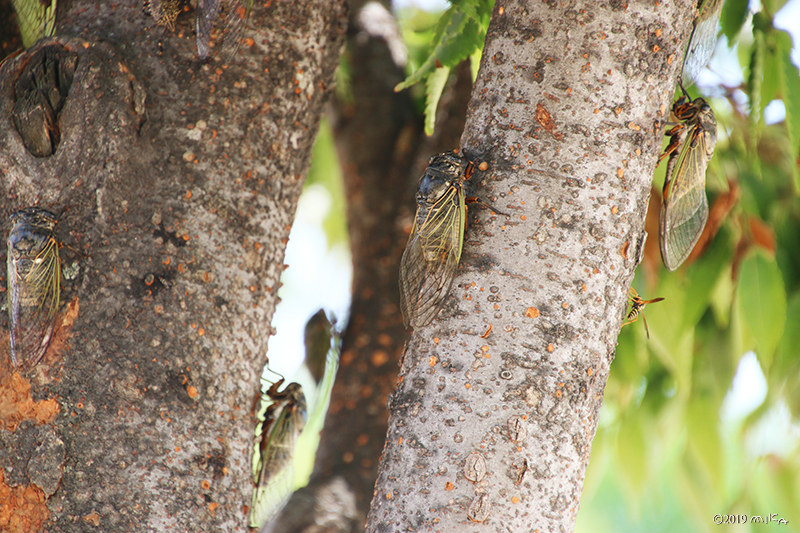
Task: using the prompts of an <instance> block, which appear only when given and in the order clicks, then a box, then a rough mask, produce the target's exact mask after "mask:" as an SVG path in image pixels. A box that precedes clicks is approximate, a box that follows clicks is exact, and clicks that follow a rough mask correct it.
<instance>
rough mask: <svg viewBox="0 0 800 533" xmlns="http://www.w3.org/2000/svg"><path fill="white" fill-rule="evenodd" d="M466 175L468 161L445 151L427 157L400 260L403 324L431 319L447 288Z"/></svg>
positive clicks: (460, 242)
mask: <svg viewBox="0 0 800 533" xmlns="http://www.w3.org/2000/svg"><path fill="white" fill-rule="evenodd" d="M471 174H472V163H471V162H466V163H465V162H464V160H463V159H462V158H460V157H459V156H458V155H456V154H455V153H454V152H445V153H443V154H437V155H435V156H433V157H431V159H430V162H429V163H428V168H427V169H426V170H425V174H423V175H422V178H420V182H419V188H418V190H417V212H416V215H415V217H414V226H413V228H412V230H411V235H410V236H409V238H408V243H407V244H406V249H405V251H404V252H403V258H402V259H401V261H400V308H401V310H402V313H403V323H404V324H405V325H406V327H408V326H409V325H410V326H411V327H412V328H417V327H421V326H425V325H427V324H429V323H430V322H431V321H433V319H434V318H436V315H438V314H439V310H440V309H441V307H442V305H443V304H444V302H445V300H446V299H447V296H448V294H449V293H450V287H451V286H452V285H453V280H454V279H455V274H456V269H457V268H458V262H459V260H460V259H461V251H462V249H463V247H464V228H465V223H466V196H465V193H464V182H465V181H466V180H467V179H469V177H470V175H471Z"/></svg>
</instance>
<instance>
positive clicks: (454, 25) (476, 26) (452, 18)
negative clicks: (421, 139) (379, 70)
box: [394, 6, 486, 91]
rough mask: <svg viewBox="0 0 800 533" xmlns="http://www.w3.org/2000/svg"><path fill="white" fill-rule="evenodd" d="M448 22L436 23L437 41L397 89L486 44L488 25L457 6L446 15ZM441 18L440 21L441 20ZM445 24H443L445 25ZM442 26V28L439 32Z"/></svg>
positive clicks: (451, 63) (444, 15)
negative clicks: (484, 24) (484, 42)
mask: <svg viewBox="0 0 800 533" xmlns="http://www.w3.org/2000/svg"><path fill="white" fill-rule="evenodd" d="M442 17H443V18H442V20H443V21H446V22H447V24H440V25H439V26H437V32H436V34H437V39H436V40H435V42H436V43H437V44H436V46H435V47H434V49H433V51H432V52H431V54H430V56H428V59H426V60H425V62H424V63H423V64H422V65H421V66H420V67H419V68H418V69H417V70H416V72H414V73H413V74H411V75H410V76H409V77H408V78H406V79H405V81H403V82H401V83H399V84H398V85H397V86H396V87H395V88H394V90H395V91H402V90H403V89H406V88H408V87H410V86H412V85H414V84H415V83H417V82H419V81H420V80H422V79H424V78H425V77H427V76H428V75H430V74H431V73H433V72H434V71H435V70H436V69H437V68H441V67H454V66H456V65H457V64H458V63H460V62H461V61H462V60H464V59H466V58H467V57H469V55H470V54H472V53H473V52H474V51H475V50H476V49H477V48H479V47H480V46H482V45H483V40H484V38H485V36H486V30H485V27H484V26H483V25H482V24H481V22H480V21H478V20H476V19H475V18H472V17H470V16H469V15H468V14H467V13H465V12H464V11H462V10H461V9H460V8H459V7H458V6H452V7H451V8H450V9H448V10H447V11H446V12H445V13H444V14H443V15H442ZM440 22H441V21H440ZM442 27H443V28H442ZM440 28H442V30H441V33H440V31H439V30H440Z"/></svg>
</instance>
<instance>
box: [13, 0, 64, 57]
mask: <svg viewBox="0 0 800 533" xmlns="http://www.w3.org/2000/svg"><path fill="white" fill-rule="evenodd" d="M11 3H12V4H13V6H14V11H16V12H17V24H19V33H20V35H21V36H22V45H23V46H24V47H25V48H30V47H31V45H32V44H33V43H35V42H36V41H38V40H39V39H41V38H42V37H50V36H51V35H53V32H54V31H55V27H56V7H57V6H56V4H57V2H56V0H12V2H11Z"/></svg>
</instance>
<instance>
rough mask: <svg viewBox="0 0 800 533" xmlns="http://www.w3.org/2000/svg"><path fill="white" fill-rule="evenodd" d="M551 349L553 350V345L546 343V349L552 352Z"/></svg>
mask: <svg viewBox="0 0 800 533" xmlns="http://www.w3.org/2000/svg"><path fill="white" fill-rule="evenodd" d="M553 350H555V348H554V347H553V345H552V344H548V345H547V351H548V352H552V351H553Z"/></svg>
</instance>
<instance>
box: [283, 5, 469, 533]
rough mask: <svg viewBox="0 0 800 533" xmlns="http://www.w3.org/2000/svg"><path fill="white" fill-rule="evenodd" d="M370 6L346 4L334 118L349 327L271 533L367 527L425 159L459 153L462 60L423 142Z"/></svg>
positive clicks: (391, 45) (386, 37) (465, 88)
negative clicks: (308, 448)
mask: <svg viewBox="0 0 800 533" xmlns="http://www.w3.org/2000/svg"><path fill="white" fill-rule="evenodd" d="M366 3H367V2H364V1H351V2H350V30H349V31H348V45H347V49H346V52H345V64H346V65H347V72H348V74H349V89H350V91H351V93H352V94H351V95H350V96H351V97H352V99H347V98H341V97H340V98H336V99H335V100H334V101H333V102H332V105H331V113H330V116H331V122H332V125H333V128H334V139H335V142H336V149H337V154H338V156H339V160H340V164H341V167H342V170H343V177H344V185H345V189H346V193H347V194H346V196H347V198H348V229H349V235H350V245H351V246H350V247H351V253H352V257H353V300H352V305H351V319H350V322H349V324H348V327H347V330H346V331H345V333H344V336H343V346H342V356H341V366H340V368H339V372H338V374H337V377H336V383H335V385H334V390H333V393H332V397H331V408H330V410H329V412H328V416H327V418H326V421H325V427H324V429H323V431H322V435H321V439H320V449H319V450H318V452H317V458H316V463H315V466H314V473H313V474H312V477H311V480H310V481H309V484H308V486H307V487H304V488H303V489H300V490H299V491H297V492H296V493H295V494H294V495H293V496H292V499H291V500H290V501H289V503H288V504H287V506H286V509H285V511H284V513H283V514H282V516H281V517H280V518H279V519H278V520H276V521H275V523H274V525H273V526H272V528H271V529H270V532H271V533H284V532H301V531H320V530H324V531H362V530H363V525H364V519H365V517H366V515H367V512H368V511H369V503H370V500H371V497H372V492H373V489H374V485H375V477H376V475H377V469H378V461H379V459H380V454H381V451H382V449H383V442H384V438H385V436H386V429H387V422H388V412H387V410H386V399H387V397H388V396H389V395H390V394H391V392H392V391H393V390H394V387H395V382H396V380H397V372H398V363H399V360H400V356H401V354H402V352H403V345H404V343H405V342H406V341H407V340H408V337H409V332H408V331H407V330H405V329H404V328H403V321H402V317H401V316H400V309H399V306H398V303H399V300H400V295H399V290H398V284H397V280H398V275H399V270H398V269H399V264H400V256H401V255H402V253H403V248H404V247H405V243H406V240H407V239H408V232H409V230H410V225H411V216H412V215H413V198H414V191H415V190H416V186H417V184H418V182H419V176H420V175H421V173H422V172H423V170H424V168H425V165H426V164H427V161H428V159H429V158H430V156H431V155H432V154H434V153H437V152H440V151H444V150H452V149H453V148H455V147H457V145H458V138H459V136H460V134H461V132H462V131H463V128H464V120H465V119H466V109H467V102H468V100H469V94H470V90H471V87H472V80H471V77H470V72H469V68H467V65H466V64H464V65H463V66H462V68H459V69H458V70H457V75H455V76H453V77H452V78H453V79H452V80H451V83H450V84H449V85H448V87H447V89H446V91H445V93H444V94H443V97H442V100H441V102H440V111H441V112H440V116H439V117H438V121H437V125H436V134H435V135H434V136H432V137H430V138H426V137H424V135H423V134H422V116H421V115H420V114H419V113H418V111H417V110H416V108H415V106H414V104H413V102H412V100H411V98H410V96H409V93H408V91H403V92H400V93H395V92H394V86H395V85H396V84H397V83H399V82H400V81H402V80H403V79H404V78H405V72H404V69H403V66H404V65H403V64H402V62H398V57H397V53H398V50H399V49H401V48H402V47H403V44H402V42H400V40H399V39H400V36H399V34H394V35H393V34H392V31H391V30H392V29H393V28H395V29H396V27H395V22H394V20H393V19H392V18H391V14H390V13H389V11H388V10H386V9H384V10H382V11H381V9H380V8H376V6H375V5H374V3H373V4H372V5H371V6H370V7H369V8H367V10H366V11H365V12H363V13H362V8H363V7H364V4H366ZM393 50H394V56H393Z"/></svg>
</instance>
